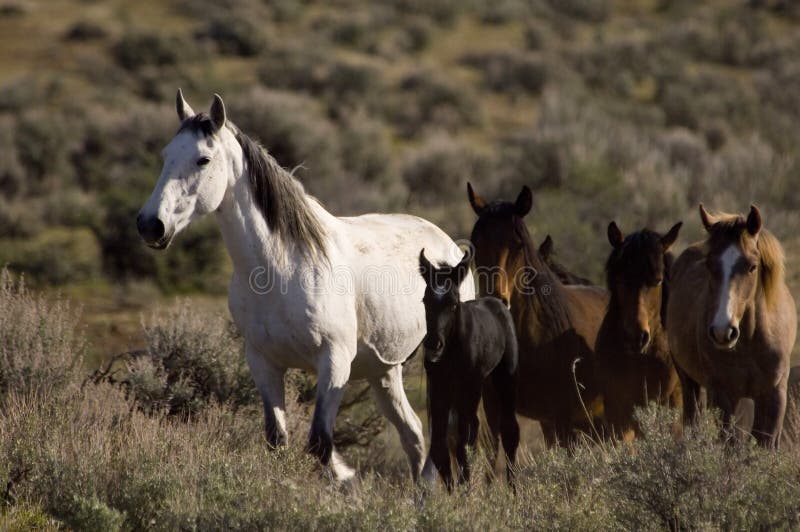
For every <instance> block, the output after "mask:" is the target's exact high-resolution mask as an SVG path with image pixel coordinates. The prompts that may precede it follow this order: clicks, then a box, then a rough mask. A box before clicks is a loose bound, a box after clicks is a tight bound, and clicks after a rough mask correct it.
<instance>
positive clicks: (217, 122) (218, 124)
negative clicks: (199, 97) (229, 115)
mask: <svg viewBox="0 0 800 532" xmlns="http://www.w3.org/2000/svg"><path fill="white" fill-rule="evenodd" d="M210 116H211V123H212V124H214V131H219V130H220V129H222V126H224V125H225V104H224V103H222V98H220V96H219V94H214V101H213V102H211V113H210Z"/></svg>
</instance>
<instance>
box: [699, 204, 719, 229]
mask: <svg viewBox="0 0 800 532" xmlns="http://www.w3.org/2000/svg"><path fill="white" fill-rule="evenodd" d="M700 221H701V222H703V227H705V228H706V231H711V228H712V227H713V226H714V224H715V223H717V221H716V220H715V219H714V218H713V217H712V216H711V215H710V214H708V211H707V210H706V208H705V207H704V206H703V204H702V203H701V204H700Z"/></svg>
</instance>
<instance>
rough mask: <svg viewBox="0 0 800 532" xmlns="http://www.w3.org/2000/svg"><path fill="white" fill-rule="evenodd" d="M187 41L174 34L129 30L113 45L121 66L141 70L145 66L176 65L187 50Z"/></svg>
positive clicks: (115, 55)
mask: <svg viewBox="0 0 800 532" xmlns="http://www.w3.org/2000/svg"><path fill="white" fill-rule="evenodd" d="M186 48H187V46H185V43H184V42H183V41H182V40H180V39H178V38H177V37H174V36H168V35H165V34H163V33H157V32H151V31H129V32H127V33H125V34H124V35H123V36H122V37H121V38H120V40H119V41H118V42H117V43H116V44H115V45H114V47H113V54H114V57H115V58H116V60H117V62H118V63H119V64H120V66H122V67H124V68H126V69H128V70H139V69H140V68H142V67H145V66H157V67H164V66H170V65H175V64H177V63H178V61H179V60H181V59H182V58H183V57H182V56H183V52H185V51H186Z"/></svg>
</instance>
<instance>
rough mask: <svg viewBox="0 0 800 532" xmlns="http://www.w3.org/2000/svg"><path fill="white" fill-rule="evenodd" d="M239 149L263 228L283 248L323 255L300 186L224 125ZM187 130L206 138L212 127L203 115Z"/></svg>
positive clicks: (322, 233)
mask: <svg viewBox="0 0 800 532" xmlns="http://www.w3.org/2000/svg"><path fill="white" fill-rule="evenodd" d="M226 125H227V127H228V128H229V129H230V130H231V131H232V132H233V133H234V135H235V137H236V140H237V141H238V142H239V145H240V146H241V147H242V152H243V153H244V158H245V162H246V164H247V173H248V175H249V178H250V190H251V191H252V193H253V199H254V200H255V203H256V205H257V206H258V210H259V211H260V212H261V214H262V215H263V216H264V219H265V220H266V222H267V227H269V229H270V230H271V231H273V232H274V233H275V234H276V235H277V236H278V238H279V239H280V240H281V241H282V242H283V243H284V244H294V245H297V246H298V247H299V248H300V250H302V251H303V252H310V253H315V252H318V253H321V254H322V255H323V256H324V255H325V231H324V230H323V228H322V225H321V224H320V222H319V219H317V217H316V215H315V214H314V212H313V211H312V210H311V207H310V205H309V204H308V201H309V200H308V199H307V197H306V193H305V191H304V190H303V185H302V184H301V183H300V182H299V181H298V180H297V179H295V178H294V177H293V176H292V174H291V173H289V172H287V171H286V170H284V169H283V168H282V167H281V165H280V164H278V161H276V160H275V158H274V157H272V156H271V155H270V154H269V153H267V150H266V149H265V148H264V147H263V146H261V145H260V144H259V143H258V142H256V141H255V140H253V139H251V138H250V137H248V136H247V135H246V134H244V133H243V132H242V131H240V130H239V128H237V127H236V126H235V125H233V124H232V123H230V122H227V123H226ZM186 129H188V130H190V131H193V132H195V133H198V134H201V135H203V136H204V137H209V136H212V135H213V134H214V126H213V123H212V122H211V119H210V118H209V116H208V115H207V114H206V113H199V114H197V115H195V116H193V117H191V118H187V119H186V120H184V122H183V124H181V128H180V131H183V130H186Z"/></svg>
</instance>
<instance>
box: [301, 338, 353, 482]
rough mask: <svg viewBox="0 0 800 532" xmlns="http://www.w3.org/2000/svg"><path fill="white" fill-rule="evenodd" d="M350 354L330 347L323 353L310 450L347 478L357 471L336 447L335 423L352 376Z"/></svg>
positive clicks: (340, 475) (324, 463)
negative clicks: (334, 439) (334, 436)
mask: <svg viewBox="0 0 800 532" xmlns="http://www.w3.org/2000/svg"><path fill="white" fill-rule="evenodd" d="M350 362H351V360H350V357H348V356H346V354H344V356H343V353H341V352H339V351H337V350H331V351H330V352H328V353H326V354H325V355H323V356H322V357H320V360H319V363H318V367H317V402H316V405H315V406H314V417H313V419H312V420H311V433H310V435H309V439H308V450H309V452H310V453H311V454H313V455H315V456H316V457H317V458H319V461H320V462H321V463H322V465H328V464H330V465H331V467H332V469H333V472H334V474H335V475H336V478H337V479H338V480H348V479H350V478H352V477H353V476H354V475H355V471H353V470H352V469H351V468H349V467H348V466H347V464H345V463H344V462H343V461H342V459H341V458H340V457H339V456H338V454H337V453H336V452H335V451H334V449H333V424H334V421H335V420H336V413H337V412H338V410H339V404H340V403H341V402H342V396H343V395H344V387H345V384H347V381H348V379H349V378H350Z"/></svg>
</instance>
